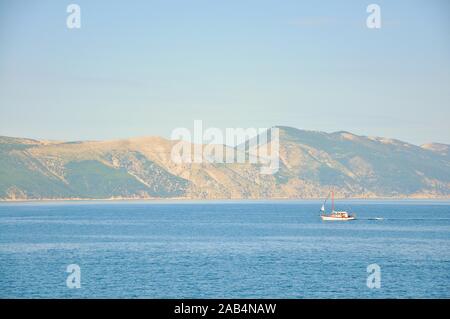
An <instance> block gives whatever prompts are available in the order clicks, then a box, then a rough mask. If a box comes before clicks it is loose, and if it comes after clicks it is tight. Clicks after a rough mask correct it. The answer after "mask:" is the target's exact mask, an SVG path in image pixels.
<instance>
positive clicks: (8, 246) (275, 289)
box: [0, 200, 450, 298]
mask: <svg viewBox="0 0 450 319" xmlns="http://www.w3.org/2000/svg"><path fill="white" fill-rule="evenodd" d="M321 204H322V203H321V202H320V201H292V200H289V201H281V200H280V201H207V202H195V201H192V202H189V201H188V202H186V201H143V202H133V201H122V202H110V201H107V202H101V201H99V202H96V201H86V202H39V203H33V202H26V203H1V204H0V298H449V297H450V202H449V201H431V200H391V201H378V200H349V201H338V202H337V203H336V205H337V208H339V209H340V210H348V211H350V212H353V213H355V214H356V215H357V220H354V221H346V222H342V221H340V222H333V221H331V222H330V221H328V222H326V221H322V220H321V219H320V217H319V209H320V207H321Z"/></svg>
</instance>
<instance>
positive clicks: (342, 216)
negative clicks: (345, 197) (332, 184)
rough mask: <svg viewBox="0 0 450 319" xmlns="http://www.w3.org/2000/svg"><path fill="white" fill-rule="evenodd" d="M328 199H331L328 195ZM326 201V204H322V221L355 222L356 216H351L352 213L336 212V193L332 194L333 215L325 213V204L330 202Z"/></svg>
mask: <svg viewBox="0 0 450 319" xmlns="http://www.w3.org/2000/svg"><path fill="white" fill-rule="evenodd" d="M328 197H330V196H329V195H328ZM328 197H327V199H325V202H324V203H323V204H322V208H321V209H320V211H321V214H320V218H322V220H336V221H346V220H354V219H356V217H355V215H351V214H350V213H348V212H346V211H335V210H334V193H333V192H331V202H332V204H331V205H332V206H331V207H332V208H331V213H330V214H326V213H325V204H326V202H327V200H328Z"/></svg>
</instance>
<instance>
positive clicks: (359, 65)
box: [0, 0, 450, 144]
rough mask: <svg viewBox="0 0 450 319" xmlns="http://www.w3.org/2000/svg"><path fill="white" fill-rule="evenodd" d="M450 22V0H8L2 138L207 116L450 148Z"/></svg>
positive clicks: (73, 135)
mask: <svg viewBox="0 0 450 319" xmlns="http://www.w3.org/2000/svg"><path fill="white" fill-rule="evenodd" d="M70 3H77V4H79V5H80V7H81V29H68V28H67V27H66V18H67V16H68V13H66V7H67V5H69V4H70ZM370 3H377V4H379V5H380V7H381V14H382V28H381V29H378V30H374V29H368V28H367V27H366V18H367V16H368V13H366V7H367V5H369V4H370ZM449 18H450V1H445V0H442V1H439V0H435V1H430V0H422V1H417V0H407V1H399V0H388V1H375V0H370V1H362V0H355V1H335V0H330V1H317V0H314V1H313V0H311V1H299V0H292V1H290V0H289V1H287V0H271V1H265V0H177V1H176V0H159V1H152V0H149V1H93V0H89V1H78V0H71V1H62V0H55V1H20V0H11V1H8V0H0V135H8V136H20V137H31V138H48V139H65V140H80V139H110V138H125V137H131V136H141V135H163V136H166V137H168V136H170V133H171V131H172V129H174V128H176V127H188V128H191V127H192V126H193V121H194V120H195V119H200V120H203V121H204V125H205V126H208V127H210V126H214V127H219V128H225V127H270V126H273V125H289V126H294V127H298V128H303V129H310V130H321V131H327V132H332V131H339V130H346V131H350V132H353V133H356V134H361V135H377V136H387V137H393V138H398V139H402V140H405V141H408V142H412V143H416V144H421V143H424V142H430V141H435V142H444V143H450V125H449V120H450V22H449Z"/></svg>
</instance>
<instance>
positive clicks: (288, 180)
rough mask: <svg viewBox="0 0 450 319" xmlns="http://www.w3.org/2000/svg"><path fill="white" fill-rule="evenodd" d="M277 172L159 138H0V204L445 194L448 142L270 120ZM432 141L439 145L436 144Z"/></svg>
mask: <svg viewBox="0 0 450 319" xmlns="http://www.w3.org/2000/svg"><path fill="white" fill-rule="evenodd" d="M277 127H278V128H279V129H280V169H279V171H278V172H277V173H276V174H274V175H261V174H260V173H259V166H260V165H258V164H250V163H243V164H237V163H233V164H215V163H201V164H200V163H183V164H176V163H174V162H173V161H171V158H170V154H171V149H172V147H173V145H174V144H175V143H177V141H172V140H167V139H165V138H162V137H159V136H143V137H136V138H128V139H120V140H108V141H72V142H64V141H48V140H43V141H40V140H35V139H26V138H13V137H5V136H0V200H3V201H14V200H44V199H45V200H58V199H65V200H67V199H156V198H183V199H246V198H248V199H265V198H268V199H276V198H292V199H296V198H320V197H324V196H326V195H327V194H328V192H329V191H330V190H332V189H333V190H334V191H335V192H336V195H337V196H338V197H342V198H450V159H449V156H448V149H449V146H448V145H446V144H442V143H429V144H425V145H422V146H417V145H414V144H410V143H406V142H403V141H400V140H396V139H389V138H384V137H368V136H360V135H355V134H352V133H350V132H347V131H339V132H333V133H326V132H320V131H307V130H300V129H297V128H293V127H287V126H277ZM436 145H437V146H436Z"/></svg>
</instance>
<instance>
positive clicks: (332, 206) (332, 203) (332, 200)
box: [331, 191, 334, 212]
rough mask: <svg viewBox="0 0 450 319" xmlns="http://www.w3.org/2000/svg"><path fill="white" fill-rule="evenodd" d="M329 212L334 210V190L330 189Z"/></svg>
mask: <svg viewBox="0 0 450 319" xmlns="http://www.w3.org/2000/svg"><path fill="white" fill-rule="evenodd" d="M331 212H334V192H333V191H331Z"/></svg>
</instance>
